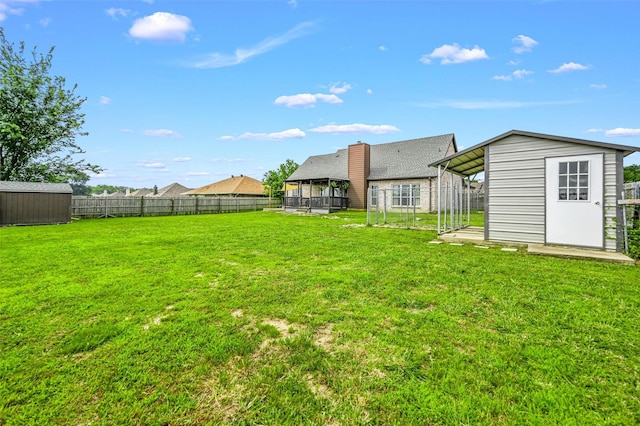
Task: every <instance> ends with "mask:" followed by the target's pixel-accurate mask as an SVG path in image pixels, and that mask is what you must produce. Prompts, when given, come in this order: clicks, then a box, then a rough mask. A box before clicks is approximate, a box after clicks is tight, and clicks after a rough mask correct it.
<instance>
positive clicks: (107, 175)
mask: <svg viewBox="0 0 640 426" xmlns="http://www.w3.org/2000/svg"><path fill="white" fill-rule="evenodd" d="M87 174H88V175H89V176H91V179H106V178H113V177H116V176H117V175H116V174H115V173H107V172H102V173H98V174H96V173H92V172H87Z"/></svg>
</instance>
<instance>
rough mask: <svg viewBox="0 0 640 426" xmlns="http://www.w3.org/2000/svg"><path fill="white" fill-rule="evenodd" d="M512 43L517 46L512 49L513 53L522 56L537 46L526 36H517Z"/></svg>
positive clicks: (535, 42) (536, 43)
mask: <svg viewBox="0 0 640 426" xmlns="http://www.w3.org/2000/svg"><path fill="white" fill-rule="evenodd" d="M512 41H513V42H514V43H516V44H518V46H516V47H514V48H513V51H514V52H516V53H517V54H522V53H526V52H531V49H533V48H534V47H535V46H537V45H538V42H537V41H535V40H534V39H532V38H531V37H528V36H526V35H519V36H517V37H515V38H514V39H513V40H512Z"/></svg>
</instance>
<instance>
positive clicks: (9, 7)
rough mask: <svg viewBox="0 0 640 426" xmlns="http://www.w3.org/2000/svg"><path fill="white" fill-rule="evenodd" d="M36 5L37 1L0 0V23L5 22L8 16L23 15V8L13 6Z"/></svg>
mask: <svg viewBox="0 0 640 426" xmlns="http://www.w3.org/2000/svg"><path fill="white" fill-rule="evenodd" d="M28 3H31V4H36V3H38V1H37V0H0V22H2V21H4V20H6V19H7V18H8V17H9V15H16V16H19V15H22V14H23V13H24V8H22V7H15V6H13V5H16V6H18V5H25V4H28Z"/></svg>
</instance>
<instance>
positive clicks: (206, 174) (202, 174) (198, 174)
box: [187, 172, 209, 176]
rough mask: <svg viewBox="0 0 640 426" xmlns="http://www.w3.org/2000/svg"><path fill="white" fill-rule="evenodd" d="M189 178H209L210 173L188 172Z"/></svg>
mask: <svg viewBox="0 0 640 426" xmlns="http://www.w3.org/2000/svg"><path fill="white" fill-rule="evenodd" d="M187 176H209V172H187Z"/></svg>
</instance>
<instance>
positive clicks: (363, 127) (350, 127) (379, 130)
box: [309, 123, 400, 135]
mask: <svg viewBox="0 0 640 426" xmlns="http://www.w3.org/2000/svg"><path fill="white" fill-rule="evenodd" d="M309 131H310V132H314V133H334V134H345V133H347V134H351V133H369V134H372V135H383V134H386V133H393V132H399V131H400V129H398V128H397V127H396V126H391V125H388V124H382V125H369V124H361V123H354V124H340V125H338V124H327V125H325V126H319V127H314V128H313V129H309Z"/></svg>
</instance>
